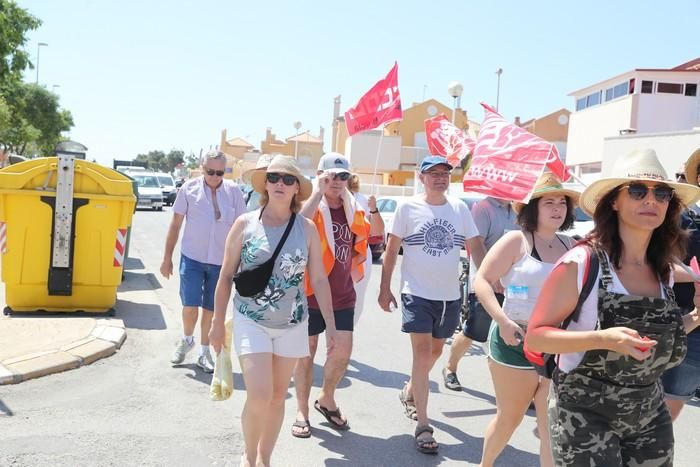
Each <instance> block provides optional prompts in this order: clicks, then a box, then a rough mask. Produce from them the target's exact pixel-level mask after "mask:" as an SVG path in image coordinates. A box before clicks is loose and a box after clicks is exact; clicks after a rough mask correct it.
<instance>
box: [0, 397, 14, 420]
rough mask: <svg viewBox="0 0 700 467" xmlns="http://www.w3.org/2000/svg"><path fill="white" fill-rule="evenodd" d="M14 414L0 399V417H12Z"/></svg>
mask: <svg viewBox="0 0 700 467" xmlns="http://www.w3.org/2000/svg"><path fill="white" fill-rule="evenodd" d="M14 414H15V413H14V412H13V411H12V409H10V408H9V407H8V406H7V405H5V403H4V402H3V401H2V399H0V415H4V416H7V417H12V416H13V415H14Z"/></svg>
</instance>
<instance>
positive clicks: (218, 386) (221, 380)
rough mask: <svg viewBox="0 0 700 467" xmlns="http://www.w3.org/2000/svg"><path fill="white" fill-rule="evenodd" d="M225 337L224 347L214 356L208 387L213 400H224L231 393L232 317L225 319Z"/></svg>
mask: <svg viewBox="0 0 700 467" xmlns="http://www.w3.org/2000/svg"><path fill="white" fill-rule="evenodd" d="M224 326H225V328H226V337H225V338H224V348H223V349H222V350H221V352H219V354H218V355H217V356H216V362H214V376H213V377H212V379H211V386H210V387H209V397H210V398H211V400H213V401H225V400H226V399H228V398H229V397H231V394H233V364H232V363H231V337H232V334H233V319H232V318H229V319H227V320H226V324H225V325H224Z"/></svg>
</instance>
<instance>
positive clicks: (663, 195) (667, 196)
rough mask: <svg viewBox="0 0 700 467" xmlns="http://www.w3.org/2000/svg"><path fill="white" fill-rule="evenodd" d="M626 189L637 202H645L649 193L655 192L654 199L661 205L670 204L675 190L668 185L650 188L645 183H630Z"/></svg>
mask: <svg viewBox="0 0 700 467" xmlns="http://www.w3.org/2000/svg"><path fill="white" fill-rule="evenodd" d="M624 188H627V193H629V195H630V198H632V199H633V200H635V201H640V200H643V199H644V198H646V197H647V194H648V193H649V191H653V192H654V197H655V198H656V201H658V202H659V203H668V202H669V201H671V198H673V194H674V191H673V188H671V187H670V186H666V185H657V186H655V187H648V186H646V185H645V184H643V183H630V184H629V185H626V186H625V187H624Z"/></svg>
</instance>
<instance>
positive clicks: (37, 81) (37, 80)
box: [36, 42, 49, 84]
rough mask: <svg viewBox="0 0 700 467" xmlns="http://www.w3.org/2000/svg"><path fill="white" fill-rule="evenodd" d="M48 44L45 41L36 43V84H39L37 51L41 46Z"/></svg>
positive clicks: (38, 51) (39, 50)
mask: <svg viewBox="0 0 700 467" xmlns="http://www.w3.org/2000/svg"><path fill="white" fill-rule="evenodd" d="M48 46H49V44H47V43H46V42H39V43H38V44H37V45H36V84H39V53H40V52H41V48H42V47H48Z"/></svg>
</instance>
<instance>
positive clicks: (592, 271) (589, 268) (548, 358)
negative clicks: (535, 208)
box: [525, 245, 599, 379]
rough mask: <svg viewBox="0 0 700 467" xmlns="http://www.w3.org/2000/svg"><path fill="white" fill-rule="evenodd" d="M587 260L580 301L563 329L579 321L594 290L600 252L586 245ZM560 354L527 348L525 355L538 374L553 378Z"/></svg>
mask: <svg viewBox="0 0 700 467" xmlns="http://www.w3.org/2000/svg"><path fill="white" fill-rule="evenodd" d="M586 252H587V261H586V269H585V270H584V273H583V287H582V288H581V293H580V294H579V296H578V301H577V302H576V307H575V308H574V310H573V311H572V312H571V314H570V315H569V316H567V317H566V319H565V320H564V321H563V322H562V323H561V325H560V326H559V327H560V328H561V329H566V328H568V327H569V324H570V323H571V322H572V321H573V322H578V318H579V315H580V314H581V307H582V306H583V302H585V301H586V299H587V298H588V296H589V295H590V294H591V290H593V285H594V284H595V280H596V277H597V276H598V267H599V262H598V254H597V253H596V252H595V250H593V248H592V247H591V246H588V245H587V246H586ZM557 355H558V354H548V353H542V352H533V351H531V350H527V346H526V348H525V357H526V358H527V359H528V361H529V362H530V363H532V365H533V366H534V367H535V371H536V372H537V374H538V375H540V376H544V377H545V378H549V379H552V375H553V374H554V369H555V368H556V366H557V362H556V357H557Z"/></svg>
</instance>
